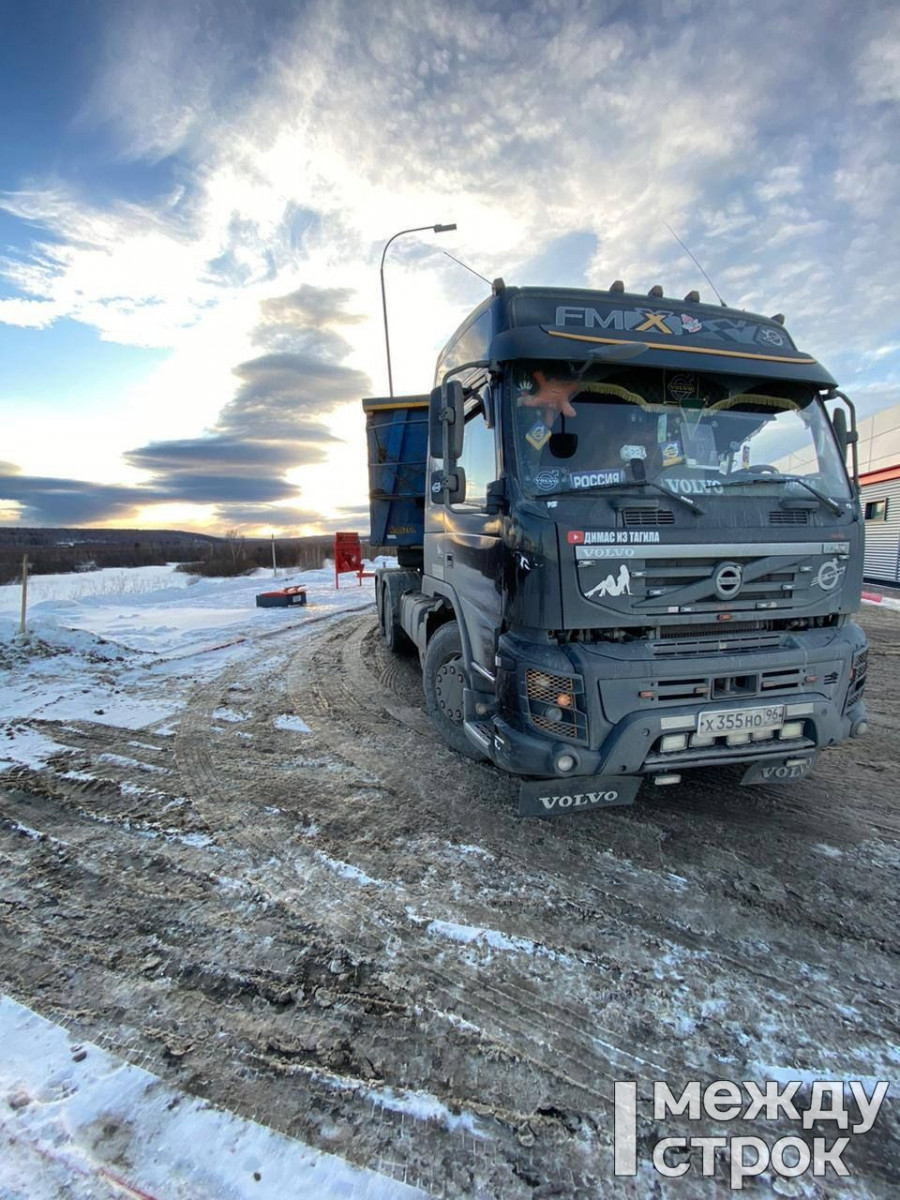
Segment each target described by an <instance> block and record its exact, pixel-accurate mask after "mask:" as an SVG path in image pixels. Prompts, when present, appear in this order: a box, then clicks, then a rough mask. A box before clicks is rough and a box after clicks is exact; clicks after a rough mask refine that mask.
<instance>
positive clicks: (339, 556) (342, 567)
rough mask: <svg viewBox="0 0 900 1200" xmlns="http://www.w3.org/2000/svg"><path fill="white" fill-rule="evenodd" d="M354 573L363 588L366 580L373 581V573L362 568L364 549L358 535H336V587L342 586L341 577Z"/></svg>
mask: <svg viewBox="0 0 900 1200" xmlns="http://www.w3.org/2000/svg"><path fill="white" fill-rule="evenodd" d="M350 571H352V572H353V574H354V575H355V576H356V578H357V582H358V583H359V586H360V587H362V581H363V580H364V579H371V578H372V574H373V573H372V572H371V571H364V570H363V566H362V547H361V546H360V544H359V534H358V533H336V534H335V535H334V586H335V587H336V588H339V587H340V586H341V579H340V577H341V575H343V574H347V573H348V572H350Z"/></svg>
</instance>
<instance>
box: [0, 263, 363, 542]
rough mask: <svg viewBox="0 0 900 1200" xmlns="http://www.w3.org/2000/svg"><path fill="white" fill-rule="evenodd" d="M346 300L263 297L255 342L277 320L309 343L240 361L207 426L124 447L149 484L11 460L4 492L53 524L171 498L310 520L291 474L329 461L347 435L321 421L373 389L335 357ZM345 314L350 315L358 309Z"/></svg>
mask: <svg viewBox="0 0 900 1200" xmlns="http://www.w3.org/2000/svg"><path fill="white" fill-rule="evenodd" d="M350 298H351V293H350V292H349V291H347V290H346V289H327V288H326V289H316V288H314V287H312V286H310V285H305V286H304V287H303V288H300V289H298V290H296V291H294V292H292V293H289V294H286V295H284V296H277V297H271V298H269V299H268V300H267V302H266V303H265V304H264V305H261V306H260V307H261V312H260V317H261V320H260V326H259V330H258V331H257V332H258V335H259V337H258V339H257V340H262V341H265V340H266V338H267V337H268V336H270V334H271V332H272V329H273V328H275V329H277V330H278V331H279V336H280V337H283V338H287V339H293V342H294V343H295V344H301V343H302V344H305V345H306V347H307V349H306V351H305V352H304V353H295V352H287V351H282V352H277V353H271V354H265V355H261V356H259V357H257V358H255V359H250V360H248V361H246V362H243V363H240V364H239V365H238V366H236V367H235V368H234V371H233V373H234V376H235V377H236V379H237V381H238V384H237V387H236V390H235V394H234V396H233V397H232V399H231V400H229V401H228V402H227V403H226V404H225V405H224V406H223V408H222V410H221V412H220V414H219V416H218V418H217V419H216V421H215V422H214V423H213V425H212V426H211V428H210V429H209V431H208V432H207V433H205V434H203V435H201V436H197V437H191V438H177V439H169V440H160V441H154V442H149V443H148V444H146V445H144V446H140V447H137V448H134V449H131V450H128V451H126V452H125V453H124V455H123V458H124V460H125V462H126V463H127V464H128V465H129V466H130V467H133V468H135V469H137V470H139V471H141V472H144V473H145V474H146V476H147V478H146V481H145V482H143V483H141V484H138V485H135V486H131V487H114V486H104V485H93V484H91V483H89V482H87V481H83V480H71V479H49V478H45V477H25V476H22V475H18V474H15V473H14V472H15V471H16V470H17V469H16V468H14V467H12V465H11V464H7V467H8V470H7V472H6V474H7V476H8V478H7V479H6V480H3V481H0V498H2V499H5V500H13V501H17V502H18V503H20V504H22V505H23V506H24V508H25V514H24V515H25V516H26V517H27V518H28V519H33V520H37V521H40V522H41V523H50V524H56V523H65V524H69V525H77V524H81V523H95V522H101V521H120V520H122V519H130V518H133V517H135V515H136V514H137V511H138V510H139V509H140V508H146V507H147V506H149V505H164V504H171V503H173V502H174V503H179V504H189V505H198V506H209V505H211V506H213V507H214V509H215V520H216V521H217V523H218V524H219V526H220V527H221V526H222V525H224V524H227V525H233V524H243V523H245V522H248V521H250V522H257V521H258V522H259V523H261V524H264V525H279V526H297V525H305V524H309V523H312V522H314V521H315V520H316V519H317V516H318V514H316V513H315V512H314V511H312V510H310V509H308V508H305V509H303V510H300V509H299V508H298V501H299V499H300V495H301V492H300V489H299V488H298V486H297V484H296V483H295V482H293V481H291V480H290V479H289V478H288V474H289V473H291V472H295V471H297V470H298V469H299V468H302V467H306V466H310V465H315V464H321V463H324V462H325V461H326V460H327V456H328V451H329V449H330V448H331V447H332V446H334V445H337V444H340V443H341V439H340V438H338V437H336V436H335V435H334V434H333V433H332V432H331V431H330V430H329V428H328V426H327V424H325V423H324V420H325V419H326V418H327V415H328V413H329V412H330V411H332V410H334V409H335V408H336V407H338V406H340V405H342V404H345V403H347V402H348V401H351V400H358V399H359V397H360V396H361V395H362V394H363V393H364V392H365V391H366V390H367V389H368V383H369V381H368V379H367V377H366V376H365V375H363V374H362V373H361V372H359V371H356V370H354V369H352V368H348V367H345V366H342V365H341V364H340V363H339V362H336V361H333V359H334V357H335V355H336V353H337V343H339V342H340V338H339V335H338V334H336V333H335V332H334V329H333V328H332V327H340V325H341V324H342V323H343V321H344V319H345V314H344V309H345V306H346V304H347V303H348V301H349V300H350ZM346 319H347V320H349V321H350V322H352V321H353V316H352V314H349V315H348V316H347V317H346ZM304 321H306V322H309V323H310V326H304V324H303V322H304ZM335 339H337V342H336V341H335Z"/></svg>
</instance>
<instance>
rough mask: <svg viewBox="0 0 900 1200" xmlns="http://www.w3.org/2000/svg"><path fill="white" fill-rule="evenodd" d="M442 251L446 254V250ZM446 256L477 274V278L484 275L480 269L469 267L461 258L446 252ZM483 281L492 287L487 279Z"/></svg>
mask: <svg viewBox="0 0 900 1200" xmlns="http://www.w3.org/2000/svg"><path fill="white" fill-rule="evenodd" d="M444 253H445V254H447V251H446V250H445V251H444ZM447 257H448V258H452V259H453V261H454V262H455V263H459V265H460V266H461V267H465V268H466V270H467V271H471V272H472V274H473V275H477V276H478V278H479V279H484V276H483V275H482V274H481V272H480V271H476V270H475V268H474V267H470V266H469V265H468V263H464V262H463V260H462V259H461V258H455V257H454V256H453V255H452V254H447ZM484 282H485V283H486V284H487V285H488V287H493V284H492V283H491V281H490V280H489V279H484Z"/></svg>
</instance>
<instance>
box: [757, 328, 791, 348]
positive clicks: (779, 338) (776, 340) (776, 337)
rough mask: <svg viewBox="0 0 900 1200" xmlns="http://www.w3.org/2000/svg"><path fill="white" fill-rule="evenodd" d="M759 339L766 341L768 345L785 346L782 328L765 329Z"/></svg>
mask: <svg viewBox="0 0 900 1200" xmlns="http://www.w3.org/2000/svg"><path fill="white" fill-rule="evenodd" d="M759 340H760V341H761V342H765V343H766V345H767V346H783V345H784V341H785V339H784V334H783V333H782V332H781V330H780V329H763V330H762V331H761V332H760V335H759Z"/></svg>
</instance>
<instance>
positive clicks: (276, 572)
mask: <svg viewBox="0 0 900 1200" xmlns="http://www.w3.org/2000/svg"><path fill="white" fill-rule="evenodd" d="M272 574H273V575H274V576H275V578H276V579H277V578H278V566H277V565H276V563H275V534H274V533H273V534H272Z"/></svg>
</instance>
